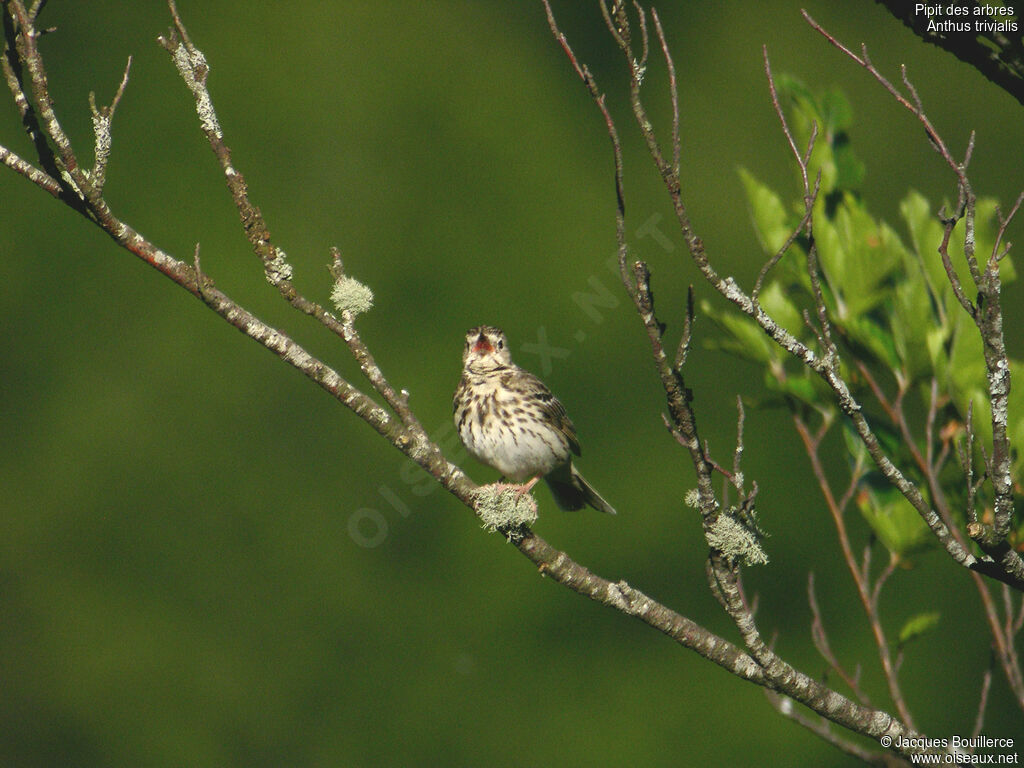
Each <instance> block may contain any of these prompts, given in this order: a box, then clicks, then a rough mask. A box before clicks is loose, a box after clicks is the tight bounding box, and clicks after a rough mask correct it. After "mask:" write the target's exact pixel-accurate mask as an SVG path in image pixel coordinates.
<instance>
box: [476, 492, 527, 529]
mask: <svg viewBox="0 0 1024 768" xmlns="http://www.w3.org/2000/svg"><path fill="white" fill-rule="evenodd" d="M476 512H477V514H478V515H479V516H480V522H481V523H483V527H484V528H486V529H487V530H488V531H502V532H507V531H511V530H514V529H516V528H521V527H523V526H530V525H533V524H534V523H535V522H537V502H535V501H534V500H533V497H532V496H530V495H529V494H528V493H524V494H522V495H519V494H518V493H516V491H515V490H514V489H511V488H507V487H505V488H502V487H496V486H493V485H485V486H482V487H481V488H479V489H477V492H476Z"/></svg>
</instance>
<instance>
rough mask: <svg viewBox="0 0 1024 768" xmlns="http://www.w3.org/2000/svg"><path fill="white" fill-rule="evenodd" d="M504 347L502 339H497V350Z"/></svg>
mask: <svg viewBox="0 0 1024 768" xmlns="http://www.w3.org/2000/svg"><path fill="white" fill-rule="evenodd" d="M504 346H505V342H504V340H503V339H498V349H501V348H502V347H504Z"/></svg>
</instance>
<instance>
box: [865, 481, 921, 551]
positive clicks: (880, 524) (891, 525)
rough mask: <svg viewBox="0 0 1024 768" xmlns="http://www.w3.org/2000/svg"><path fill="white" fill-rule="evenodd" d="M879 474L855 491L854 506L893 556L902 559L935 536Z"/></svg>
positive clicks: (919, 549)
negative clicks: (872, 482) (873, 482)
mask: <svg viewBox="0 0 1024 768" xmlns="http://www.w3.org/2000/svg"><path fill="white" fill-rule="evenodd" d="M885 482H886V481H885V480H884V479H883V478H881V477H879V478H878V485H877V486H875V487H872V486H871V485H870V484H869V483H865V484H864V487H862V488H861V490H860V491H859V492H858V493H857V498H856V501H857V508H858V509H859V510H860V513H861V515H862V516H863V517H864V520H865V521H866V522H867V524H868V525H870V526H871V530H873V531H874V532H875V534H876V535H877V536H878V539H879V541H881V542H882V544H883V545H885V548H886V549H888V550H889V552H891V553H892V554H893V555H894V556H895V557H897V558H899V559H900V560H905V559H907V558H908V557H910V556H911V555H913V554H916V553H918V552H923V551H924V550H926V549H929V548H930V547H932V546H933V545H934V543H935V539H934V538H933V537H932V534H931V531H930V530H929V529H928V526H927V525H925V523H924V521H923V520H922V519H921V516H920V515H919V514H918V513H917V510H916V509H914V508H913V507H912V506H911V505H910V502H909V501H907V500H906V499H905V498H904V497H903V494H901V493H900V492H899V491H898V490H897V489H896V488H893V487H892V486H890V485H888V484H884V485H883V483H885Z"/></svg>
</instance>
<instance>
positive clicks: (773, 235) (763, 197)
mask: <svg viewBox="0 0 1024 768" xmlns="http://www.w3.org/2000/svg"><path fill="white" fill-rule="evenodd" d="M739 174H740V179H741V180H742V181H743V187H744V188H745V189H746V192H747V201H748V202H749V203H750V215H751V218H752V219H753V222H754V230H755V231H756V232H757V238H758V240H759V241H760V243H761V248H762V249H764V252H765V253H766V254H768V255H774V254H775V253H777V252H778V250H779V249H780V248H782V246H783V245H784V244H785V242H786V240H787V239H788V238H789V236H790V235H791V234H792V232H793V227H794V226H795V224H794V225H790V224H789V222H788V219H789V217H788V215H787V213H786V206H785V205H783V203H782V199H781V198H780V197H779V196H778V195H777V194H775V191H774V190H772V189H771V188H770V187H768V186H766V185H765V184H762V183H761V182H760V181H758V180H757V178H755V177H754V175H753V174H752V173H750V172H749V171H748V170H746V169H745V168H740V169H739Z"/></svg>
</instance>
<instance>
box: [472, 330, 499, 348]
mask: <svg viewBox="0 0 1024 768" xmlns="http://www.w3.org/2000/svg"><path fill="white" fill-rule="evenodd" d="M473 351H474V352H493V351H494V347H492V346H491V342H489V341H488V340H487V337H486V336H484V335H483V334H482V333H481V334H480V335H479V336H477V339H476V342H474V344H473Z"/></svg>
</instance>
